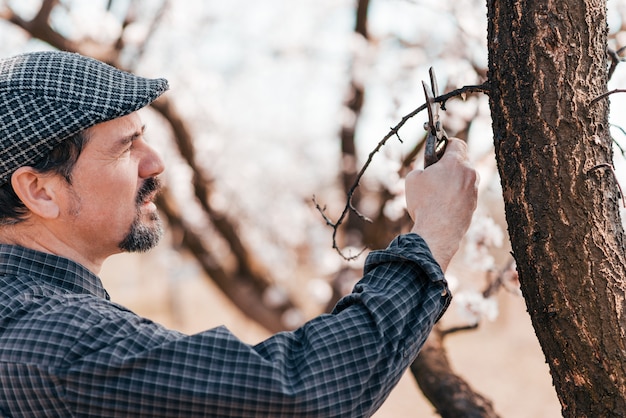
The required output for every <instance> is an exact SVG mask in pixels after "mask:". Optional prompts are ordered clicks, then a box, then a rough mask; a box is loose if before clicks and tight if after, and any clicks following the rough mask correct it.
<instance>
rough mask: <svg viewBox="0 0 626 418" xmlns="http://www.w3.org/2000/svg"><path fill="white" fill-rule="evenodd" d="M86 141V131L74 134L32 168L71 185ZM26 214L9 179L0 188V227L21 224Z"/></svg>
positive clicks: (26, 210) (25, 208)
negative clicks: (61, 178) (58, 176)
mask: <svg viewBox="0 0 626 418" xmlns="http://www.w3.org/2000/svg"><path fill="white" fill-rule="evenodd" d="M88 139H89V135H88V133H87V130H83V131H81V132H79V133H77V134H74V135H72V136H71V137H69V138H67V139H65V140H64V141H63V142H61V143H60V144H59V145H57V146H56V147H54V148H53V149H52V151H50V152H49V153H48V155H46V156H45V157H44V158H43V159H42V160H40V161H38V162H37V163H36V164H33V165H32V167H33V168H34V169H35V170H37V171H38V172H40V173H52V174H58V175H60V176H62V177H63V178H64V179H65V181H67V183H68V184H72V170H73V169H74V166H75V165H76V161H78V157H79V156H80V153H81V152H82V151H83V148H84V147H85V144H86V143H87V141H88ZM27 214H28V208H27V207H26V206H25V205H24V203H22V201H21V200H20V198H19V197H17V195H16V194H15V191H14V190H13V186H12V185H11V180H10V179H9V181H8V182H6V183H5V184H4V185H2V186H0V225H14V224H17V223H19V222H22V221H23V220H24V219H26V215H27Z"/></svg>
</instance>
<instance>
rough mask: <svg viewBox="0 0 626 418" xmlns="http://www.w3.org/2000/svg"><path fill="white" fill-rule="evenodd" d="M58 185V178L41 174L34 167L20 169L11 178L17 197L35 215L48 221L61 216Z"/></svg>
mask: <svg viewBox="0 0 626 418" xmlns="http://www.w3.org/2000/svg"><path fill="white" fill-rule="evenodd" d="M58 183H59V179H58V176H54V175H50V174H42V173H39V172H38V171H37V170H35V169H34V168H32V167H20V168H18V169H17V170H16V171H15V172H14V173H13V175H12V176H11V185H12V186H13V190H14V191H15V194H16V195H17V197H19V198H20V200H21V201H22V203H24V205H25V206H26V207H27V208H28V209H29V210H30V211H31V212H32V213H33V214H35V215H37V216H39V217H42V218H46V219H54V218H56V217H58V216H59V213H60V209H59V205H58V204H57V202H56V197H57V191H58V190H57V188H58V187H59V184H58Z"/></svg>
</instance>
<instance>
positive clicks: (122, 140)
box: [117, 125, 146, 147]
mask: <svg viewBox="0 0 626 418" xmlns="http://www.w3.org/2000/svg"><path fill="white" fill-rule="evenodd" d="M145 131H146V125H142V126H141V129H140V130H138V131H136V132H134V133H132V134H130V135H127V136H123V137H121V138H120V139H119V140H118V141H117V143H118V145H119V146H120V147H121V146H124V145H127V144H129V143H131V142H133V141H135V140H137V139H139V138H140V137H142V136H143V134H144V132H145Z"/></svg>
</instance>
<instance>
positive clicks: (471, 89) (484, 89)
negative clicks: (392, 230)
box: [313, 82, 490, 261]
mask: <svg viewBox="0 0 626 418" xmlns="http://www.w3.org/2000/svg"><path fill="white" fill-rule="evenodd" d="M489 91H490V86H489V83H488V82H486V83H483V84H480V85H474V86H465V87H462V88H459V89H456V90H453V91H451V92H449V93H446V94H442V95H441V96H437V97H435V102H437V103H441V108H442V109H443V110H445V103H446V101H448V100H449V99H451V98H452V97H456V96H460V95H462V94H465V93H486V94H489ZM426 106H427V103H424V104H423V105H421V106H419V107H418V108H417V109H415V110H413V111H412V112H411V113H409V114H407V115H405V116H404V117H402V119H401V120H400V122H398V123H397V124H396V125H395V126H394V127H392V128H390V130H389V132H388V133H387V135H385V136H384V137H383V139H382V140H381V141H380V142H379V143H378V145H376V147H375V148H374V150H373V151H372V152H370V153H369V155H368V157H367V161H365V164H363V167H362V168H361V170H360V171H359V172H358V174H357V175H356V179H355V180H354V183H353V184H352V186H351V187H350V189H349V190H348V193H347V200H346V205H345V207H344V208H343V211H342V212H341V215H340V216H339V219H337V221H335V222H333V221H332V220H331V219H330V218H329V217H328V216H327V215H326V213H325V211H326V208H322V207H321V206H320V205H319V203H318V202H317V200H316V199H315V197H313V202H314V204H315V208H316V209H317V210H318V212H320V214H321V215H322V217H323V218H324V220H325V221H326V224H327V225H328V226H330V227H331V228H333V249H335V250H336V251H337V252H338V253H339V255H340V256H341V257H343V258H344V259H345V260H348V261H350V260H354V259H356V258H358V257H359V256H360V255H361V254H362V253H363V252H364V251H365V250H366V249H365V248H364V249H363V250H361V251H360V252H359V254H357V255H355V256H346V255H345V254H344V253H343V251H342V250H341V249H340V248H339V245H338V244H337V232H338V229H339V227H340V226H341V224H342V223H343V222H344V220H345V219H346V217H347V216H348V214H349V213H350V212H352V213H354V214H356V215H357V216H358V217H360V218H361V219H363V220H365V221H367V222H371V221H370V220H369V219H368V218H367V217H366V216H365V215H363V214H361V213H360V212H359V211H358V210H357V209H356V208H355V207H354V205H353V203H352V197H353V196H354V193H355V191H356V189H357V188H358V187H359V184H360V182H361V178H362V177H363V175H364V174H365V171H366V170H367V169H368V167H369V166H370V164H371V163H372V161H373V159H374V156H375V155H376V154H377V153H378V152H379V151H380V149H381V148H382V147H383V146H385V144H386V143H387V141H388V140H389V138H391V137H393V136H395V137H397V138H398V139H399V140H400V134H399V133H398V132H399V130H400V128H402V127H403V126H404V124H406V123H407V122H408V120H409V119H411V118H412V117H414V116H415V115H417V114H418V113H419V112H421V111H423V110H424V109H426ZM400 141H401V140H400ZM401 142H402V141H401Z"/></svg>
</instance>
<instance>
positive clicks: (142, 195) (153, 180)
mask: <svg viewBox="0 0 626 418" xmlns="http://www.w3.org/2000/svg"><path fill="white" fill-rule="evenodd" d="M161 187H162V183H161V180H160V179H159V178H158V177H148V178H147V179H146V181H144V182H143V184H142V185H141V188H140V189H139V192H138V193H137V199H136V202H137V205H142V204H143V203H144V202H145V201H146V199H147V198H148V196H150V195H151V194H152V193H154V192H158V191H159V190H160V189H161Z"/></svg>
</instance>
